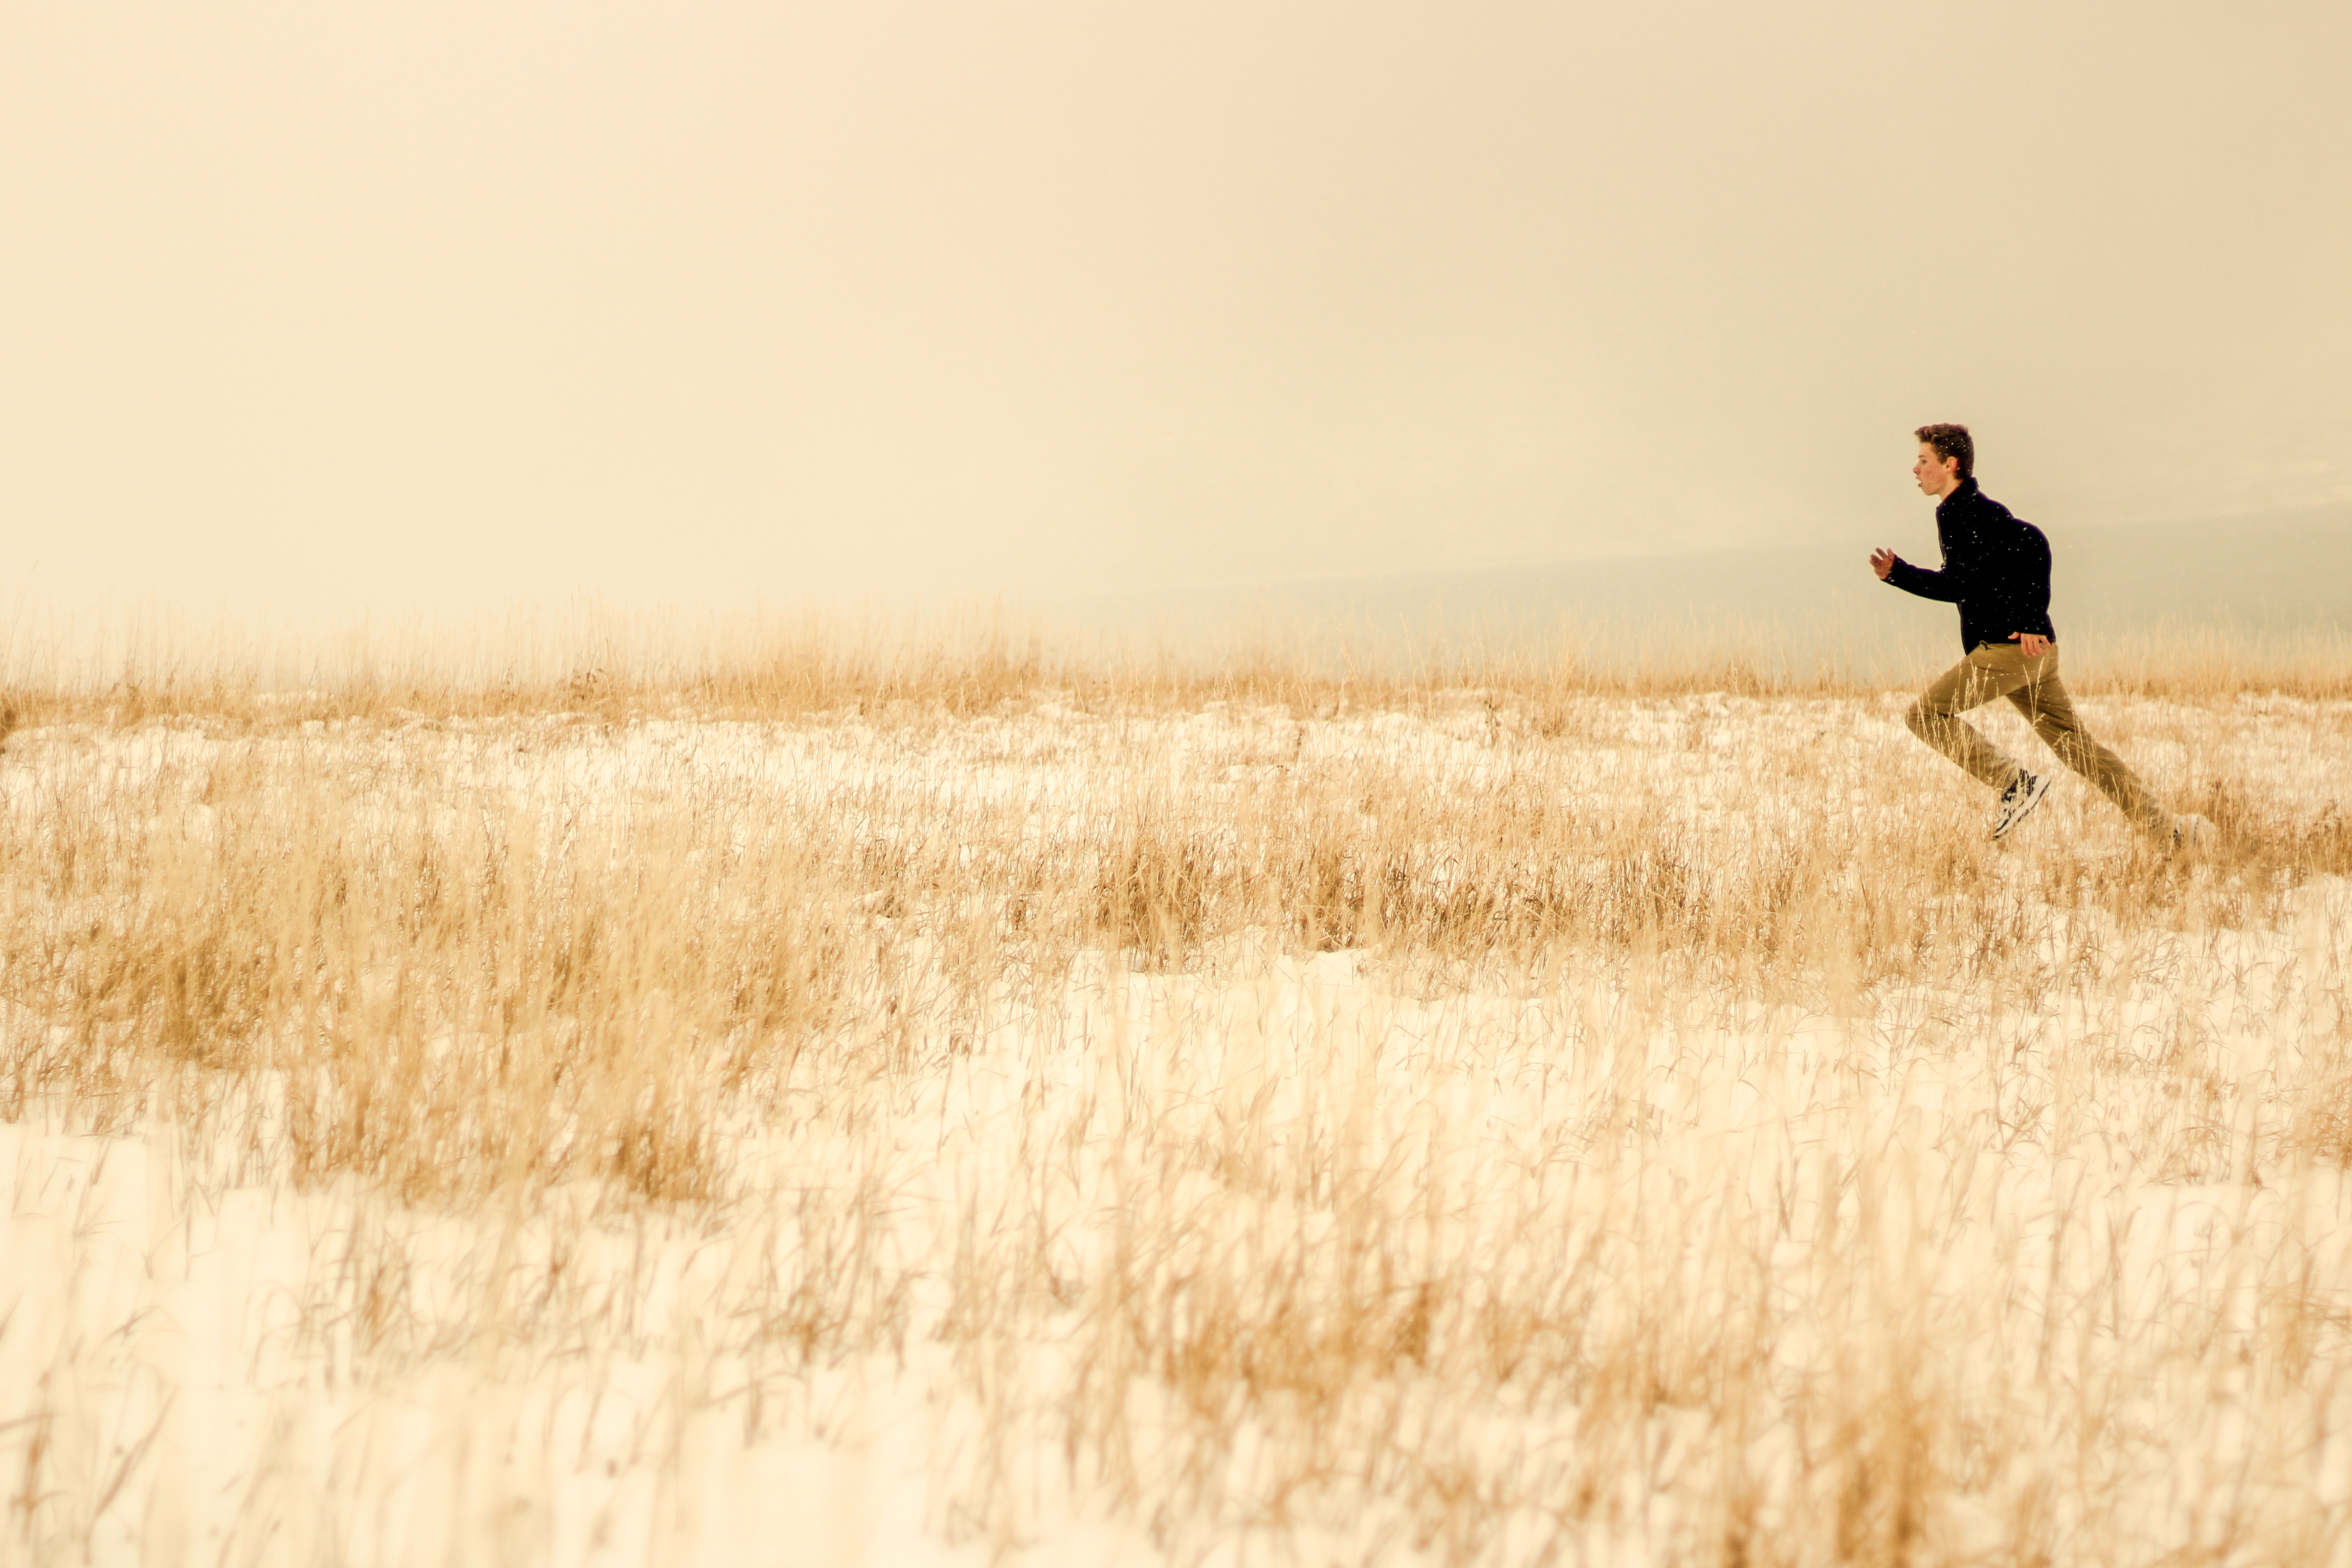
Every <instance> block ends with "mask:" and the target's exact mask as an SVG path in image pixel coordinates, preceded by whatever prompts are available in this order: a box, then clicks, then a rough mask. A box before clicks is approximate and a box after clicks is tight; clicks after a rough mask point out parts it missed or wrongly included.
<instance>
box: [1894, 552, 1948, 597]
mask: <svg viewBox="0 0 2352 1568" xmlns="http://www.w3.org/2000/svg"><path fill="white" fill-rule="evenodd" d="M1886 580H1887V581H1888V582H1890V583H1892V584H1894V585H1895V587H1897V588H1899V589H1901V590H1902V591H1904V592H1906V593H1916V594H1917V595H1918V596H1919V597H1920V598H1922V599H1937V600H1941V601H1943V602H1945V603H1946V604H1958V602H1959V601H1961V600H1962V599H1964V598H1966V597H1967V595H1968V584H1967V583H1965V582H1963V581H1962V580H1961V579H1960V574H1959V573H1958V572H1957V571H1953V570H1949V569H1948V568H1947V569H1946V570H1942V571H1929V570H1927V568H1925V567H1920V566H1913V565H1912V564H1911V563H1910V562H1909V561H1907V560H1905V559H1903V558H1902V557H1901V556H1899V555H1898V556H1896V557H1895V566H1894V569H1893V570H1890V571H1889V572H1887V574H1886Z"/></svg>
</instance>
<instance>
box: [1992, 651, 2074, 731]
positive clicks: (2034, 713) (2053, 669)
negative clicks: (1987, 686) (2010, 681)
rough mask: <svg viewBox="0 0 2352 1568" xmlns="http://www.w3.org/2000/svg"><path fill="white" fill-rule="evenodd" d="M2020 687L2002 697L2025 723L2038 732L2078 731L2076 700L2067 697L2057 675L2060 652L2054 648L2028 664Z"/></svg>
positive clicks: (2024, 666)
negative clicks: (2050, 730)
mask: <svg viewBox="0 0 2352 1568" xmlns="http://www.w3.org/2000/svg"><path fill="white" fill-rule="evenodd" d="M2020 674H2021V675H2022V677H2023V678H2022V679H2021V680H2020V681H2019V682H2018V683H2017V685H2014V686H2011V688H2009V690H2007V691H2005V692H2003V693H2002V694H2001V695H2003V696H2005V697H2007V698H2008V699H2009V700H2010V701H2011V702H2012V703H2014V704H2015V705H2017V711H2018V712H2020V713H2021V714H2023V715H2024V716H2025V722H2026V723H2028V724H2030V725H2032V727H2034V728H2036V729H2042V730H2046V729H2049V728H2051V727H2056V728H2059V729H2076V728H2079V727H2080V726H2078V725H2077V724H2076V723H2075V720H2074V700H2073V699H2072V698H2070V697H2069V696H2067V695H2066V683H2065V682H2064V681H2063V680H2061V679H2060V678H2059V675H2058V650H2057V649H2055V648H2053V649H2052V650H2050V652H2049V653H2045V654H2043V655H2042V657H2041V658H2039V659H2031V660H2027V661H2025V663H2024V664H2023V665H2022V666H2021V671H2020Z"/></svg>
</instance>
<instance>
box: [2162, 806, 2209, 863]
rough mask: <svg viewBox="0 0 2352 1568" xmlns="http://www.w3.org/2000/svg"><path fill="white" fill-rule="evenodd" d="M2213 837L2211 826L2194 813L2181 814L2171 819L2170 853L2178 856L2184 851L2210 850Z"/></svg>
mask: <svg viewBox="0 0 2352 1568" xmlns="http://www.w3.org/2000/svg"><path fill="white" fill-rule="evenodd" d="M2213 836H2214V835H2213V824H2212V823H2211V822H2209V821H2206V820H2205V819H2204V818H2202V817H2200V816H2199V815H2198V814H2197V813H2196V812H2194V811H2187V812H2183V813H2182V814H2181V815H2179V816H2178V817H2175V818H2173V819H2172V852H2173V853H2174V854H2179V853H2180V852H2182V851H2184V850H2191V851H2194V850H2202V849H2208V848H2210V847H2211V845H2212V842H2213Z"/></svg>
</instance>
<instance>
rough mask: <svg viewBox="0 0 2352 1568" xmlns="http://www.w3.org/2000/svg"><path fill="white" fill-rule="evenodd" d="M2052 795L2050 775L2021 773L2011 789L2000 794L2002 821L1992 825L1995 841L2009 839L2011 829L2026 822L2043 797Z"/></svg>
mask: <svg viewBox="0 0 2352 1568" xmlns="http://www.w3.org/2000/svg"><path fill="white" fill-rule="evenodd" d="M2048 793H2050V775H2048V774H2047V773H2021V774H2019V775H2018V776H2017V778H2016V779H2015V781H2013V782H2012V783H2011V785H2010V787H2009V788H2008V789H2004V790H2002V791H2001V792H2000V821H1996V822H1994V823H1993V825H1992V836H1993V838H1994V839H1995V840H2000V839H2005V838H2007V837H2009V831H2010V829H2011V828H2013V827H2015V826H2017V824H2018V823H2020V822H2021V821H2025V814H2026V813H2027V812H2028V811H2031V810H2033V808H2034V807H2036V806H2039V805H2040V804H2042V796H2044V795H2047V794H2048Z"/></svg>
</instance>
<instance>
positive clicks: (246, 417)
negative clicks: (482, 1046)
mask: <svg viewBox="0 0 2352 1568" xmlns="http://www.w3.org/2000/svg"><path fill="white" fill-rule="evenodd" d="M1945 9H1946V14H1944V15H1940V16H1939V15H1937V14H1935V13H1934V12H1932V11H1929V12H1919V11H1916V10H1913V11H1903V10H1899V9H1891V8H1889V7H1887V6H1885V5H1877V4H1861V3H1859V0H1854V3H1846V0H1836V3H1824V0H1813V3H1811V4H1800V5H1792V6H1759V5H1752V4H1738V5H1732V4H1707V5H1622V4H1615V3H1612V4H1606V5H1602V4H1583V5H1573V4H1551V5H1534V4H1492V5H1435V4H1423V5H1385V4H1379V3H1368V0H1348V3H1346V4H1339V3H1332V0H1310V3H1298V0H1272V3H1268V0H1255V3H1253V4H1249V5H1241V4H1234V3H1231V0H1196V3H1193V4H1188V5H1107V4H1104V3H1102V0H988V3H986V4H978V3H969V4H962V5H948V4H938V3H930V0H856V3H855V4H845V3H841V0H835V3H831V4H825V5H814V4H803V3H783V4H736V5H708V4H696V3H693V0H663V3H661V4H658V5H656V4H653V3H651V0H608V3H596V0H567V3H566V4H563V5H550V4H511V3H501V4H497V5H484V4H480V3H478V0H471V3H467V4H450V3H446V0H405V3H404V4H402V5H372V6H361V5H351V4H320V3H315V0H314V3H311V4H305V5H290V4H289V5H255V4H247V3H243V0H222V3H218V4H208V5H202V6H194V5H162V4H129V5H125V4H108V3H106V0H76V3H75V4H72V5H15V6H10V7H8V8H7V9H6V11H5V14H0V213H5V246H0V537H5V540H6V543H7V572H8V578H7V580H6V585H5V586H6V592H5V594H0V609H5V604H6V602H7V601H11V600H14V601H18V602H22V601H26V599H27V597H28V596H29V598H30V599H31V600H34V601H40V602H43V603H46V604H49V605H52V606H63V607H65V608H66V609H68V611H70V610H72V609H74V608H75V607H78V606H82V605H93V606H94V605H99V604H101V603H105V604H120V603H123V602H126V601H136V602H141V603H151V604H157V605H164V606H170V607H173V608H176V609H179V610H182V611H185V612H194V613H199V614H216V615H220V616H228V617H248V618H258V619H262V620H268V619H269V618H272V617H288V616H294V615H298V614H299V615H305V616H310V615H317V614H322V613H333V614H355V613H360V612H367V613H372V614H392V615H397V614H402V613H413V612H417V611H419V610H465V609H471V608H479V607H484V606H494V605H500V604H512V603H522V602H531V601H561V600H564V599H567V598H574V597H577V596H581V595H593V596H595V597H596V598H598V599H600V600H602V601H606V602H610V603H615V604H621V605H629V606H646V607H651V606H657V605H674V606H679V607H698V608H726V607H739V606H746V605H750V604H751V603H753V602H755V601H765V602H768V603H771V604H782V603H792V602H796V601H804V600H810V599H816V600H828V599H830V600H839V599H863V600H865V601H867V602H875V601H893V600H896V599H898V598H902V597H903V598H910V599H911V598H914V597H918V596H932V597H936V596H938V595H940V594H942V593H948V594H956V593H971V594H975V595H986V594H994V593H1007V594H1011V595H1013V596H1016V598H1017V597H1020V596H1050V595H1057V594H1067V593H1073V592H1086V591H1094V590H1097V589H1100V588H1104V587H1109V586H1118V585H1129V584H1150V585H1166V584H1171V583H1213V582H1219V581H1225V580H1262V579H1267V578H1286V577H1297V576H1307V575H1314V574H1318V573H1341V572H1378V571H1409V570H1433V569H1440V568H1445V567H1449V566H1463V567H1492V566H1496V565H1499V564H1505V563H1509V562H1514V561H1542V560H1554V561H1556V560H1559V559H1573V558H1577V557H1581V556H1590V555H1596V554H1622V553H1626V552H1630V551H1643V550H1653V549H1685V548H1691V549H1696V548H1704V547H1707V546H1712V545H1724V544H1734V543H1741V544H1755V543H1766V542H1772V541H1790V542H1800V541H1803V542H1821V541H1825V540H1830V539H1843V538H1853V540H1854V541H1855V543H1856V545H1857V548H1858V549H1860V548H1866V547H1867V546H1868V545H1869V544H1871V543H1874V542H1878V540H1879V539H1880V538H1882V537H1884V538H1899V539H1902V540H1906V541H1908V542H1910V543H1911V544H1913V545H1914V546H1915V547H1916V543H1917V541H1918V538H1921V537H1927V538H1931V537H1932V536H1931V535H1923V532H1922V530H1923V529H1924V527H1925V525H1924V521H1923V514H1922V513H1921V510H1920V508H1921V507H1922V505H1923V503H1921V501H1920V499H1919V497H1918V496H1917V494H1916V491H1915V490H1913V489H1911V488H1910V485H1909V478H1908V471H1909V465H1910V462H1911V456H1912V451H1913V448H1912V444H1911V442H1910V439H1909V431H1910V429H1911V427H1912V426H1913V425H1915V424H1917V423H1922V422H1924V421H1927V420H1933V419H1959V420H1965V421H1967V422H1968V423H1970V424H1971V425H1973V426H1974V427H1975V429H1976V431H1977V434H1978V438H1979V448H1980V453H1981V457H1980V470H1981V473H1982V476H1983V478H1984V480H1985V483H1986V487H1987V489H1988V490H1990V492H1991V493H1992V494H1994V495H1995V496H1997V497H2000V498H2001V499H2003V500H2005V501H2007V502H2009V503H2010V504H2011V506H2012V507H2016V508H2017V509H2018V510H2019V511H2020V512H2021V513H2022V514H2024V515H2026V516H2028V517H2033V518H2035V520H2037V521H2042V522H2043V523H2045V525H2047V524H2050V523H2053V522H2057V521H2061V520H2063V521H2065V522H2068V523H2074V524H2082V525H2107V524H2116V523H2123V522H2128V521H2131V520H2134V519H2138V518H2146V519H2149V520H2158V519H2162V520H2178V519H2182V518H2190V517H2207V516H2210V517H2229V516H2232V515H2242V514H2247V513H2252V512H2259V511H2262V510H2264V509H2269V508H2276V507H2290V506H2297V505H2309V504H2312V503H2315V502H2333V501H2342V500H2346V499H2347V498H2352V456H2347V451H2346V434H2347V431H2352V371H2347V366H2352V299H2348V298H2347V287H2346V283H2345V278H2346V276H2347V256H2352V172H2347V169H2352V158H2347V151H2352V92H2347V90H2345V89H2344V87H2343V84H2342V81H2341V73H2342V71H2343V68H2344V67H2345V65H2346V63H2347V61H2352V5H2345V4H2343V3H2342V0H2305V3H2299V4H2298V3H2279V4H2267V5H2236V6H2221V5H2211V4H2209V3H2199V4H2193V5H2191V4H2179V3H2173V0H2155V3H2150V0H2135V3H2133V4H2129V5H2122V4H2110V5H2084V4H2069V5H2050V4H2048V3H2047V0H2037V3H2033V4H2006V3H2003V4H1970V5H1965V6H1952V7H1948V8H1945ZM1906 529H1907V530H1909V531H1908V532H1906V531H1905V530H1906ZM1914 553H1916V549H1915V550H1914Z"/></svg>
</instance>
